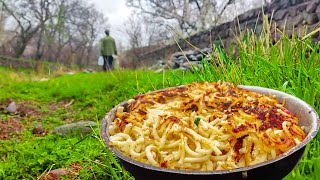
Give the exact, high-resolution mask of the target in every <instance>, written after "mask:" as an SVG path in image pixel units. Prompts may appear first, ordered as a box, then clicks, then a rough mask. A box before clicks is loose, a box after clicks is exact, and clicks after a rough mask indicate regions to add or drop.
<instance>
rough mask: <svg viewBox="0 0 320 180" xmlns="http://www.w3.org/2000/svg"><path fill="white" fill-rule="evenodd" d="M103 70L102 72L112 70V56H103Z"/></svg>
mask: <svg viewBox="0 0 320 180" xmlns="http://www.w3.org/2000/svg"><path fill="white" fill-rule="evenodd" d="M103 60H104V62H103V66H102V68H103V70H104V71H110V70H111V69H112V62H113V57H112V56H103Z"/></svg>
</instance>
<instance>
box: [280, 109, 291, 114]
mask: <svg viewBox="0 0 320 180" xmlns="http://www.w3.org/2000/svg"><path fill="white" fill-rule="evenodd" d="M282 111H283V112H285V113H287V114H289V115H290V114H291V112H290V111H289V110H288V109H287V108H282Z"/></svg>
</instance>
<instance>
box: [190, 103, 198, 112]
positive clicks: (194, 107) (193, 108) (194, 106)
mask: <svg viewBox="0 0 320 180" xmlns="http://www.w3.org/2000/svg"><path fill="white" fill-rule="evenodd" d="M187 111H195V112H197V111H198V106H197V105H196V104H192V105H191V107H190V108H188V109H187Z"/></svg>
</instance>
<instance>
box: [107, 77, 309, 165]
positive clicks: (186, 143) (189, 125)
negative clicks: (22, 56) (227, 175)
mask: <svg viewBox="0 0 320 180" xmlns="http://www.w3.org/2000/svg"><path fill="white" fill-rule="evenodd" d="M109 133H110V144H111V145H113V146H115V147H116V148H117V149H119V150H120V151H121V152H122V153H123V154H125V155H126V156H128V157H130V158H132V159H135V160H137V161H139V162H142V163H146V164H151V165H154V166H158V167H163V168H170V169H180V170H201V171H213V170H229V169H234V168H240V167H245V166H250V165H254V164H258V163H261V162H264V161H267V160H270V159H274V158H276V157H277V156H279V155H280V154H282V153H284V152H286V151H288V150H289V149H291V148H292V147H294V146H296V145H297V144H299V143H300V142H301V141H302V140H303V139H304V138H305V133H304V132H303V130H302V129H301V127H299V126H298V119H297V118H296V117H294V116H293V115H292V114H291V113H290V112H289V111H288V110H287V109H286V108H284V104H281V103H279V102H277V100H275V99H274V98H273V97H272V96H271V95H270V96H266V95H262V94H259V93H256V92H251V91H247V90H244V89H241V88H238V87H236V86H234V85H233V84H230V83H225V82H217V83H208V82H204V83H192V84H189V85H184V86H179V87H173V88H169V89H166V90H162V91H158V92H152V93H148V94H145V95H138V96H137V97H136V98H135V99H133V100H129V103H128V106H127V107H119V108H118V109H117V112H116V118H115V120H114V122H113V123H112V124H111V125H110V126H109Z"/></svg>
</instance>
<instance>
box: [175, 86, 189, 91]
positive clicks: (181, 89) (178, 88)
mask: <svg viewBox="0 0 320 180" xmlns="http://www.w3.org/2000/svg"><path fill="white" fill-rule="evenodd" d="M186 90H188V88H186V87H177V88H176V91H177V92H184V91H186Z"/></svg>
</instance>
